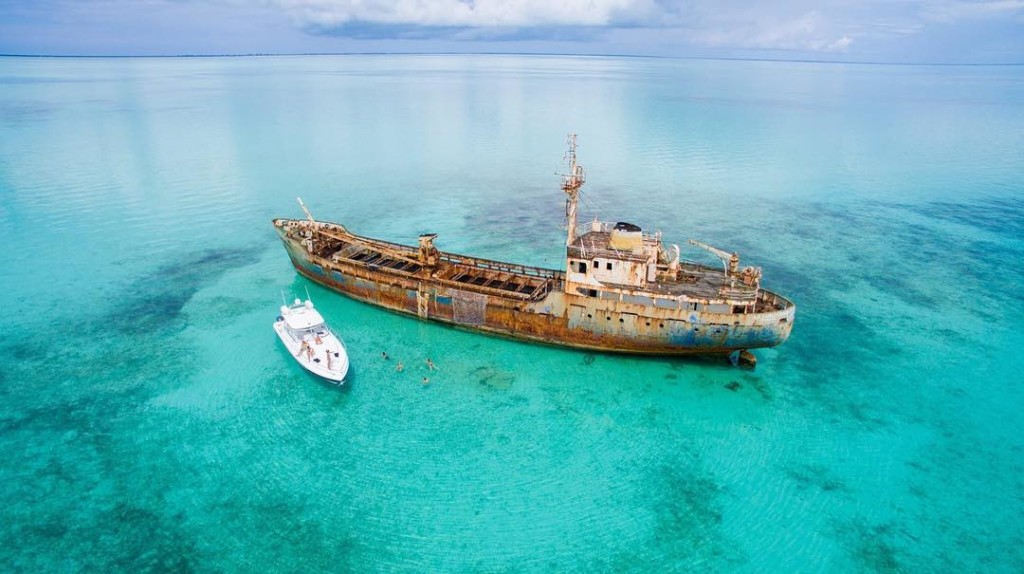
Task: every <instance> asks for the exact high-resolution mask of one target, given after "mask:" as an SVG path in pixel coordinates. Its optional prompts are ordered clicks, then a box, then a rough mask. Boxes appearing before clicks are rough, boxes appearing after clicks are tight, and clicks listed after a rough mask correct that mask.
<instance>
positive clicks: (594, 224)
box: [578, 221, 661, 241]
mask: <svg viewBox="0 0 1024 574" xmlns="http://www.w3.org/2000/svg"><path fill="white" fill-rule="evenodd" d="M616 223H617V222H612V221H591V222H589V223H585V224H583V225H581V226H580V228H581V229H580V231H581V232H582V233H579V234H578V235H582V234H583V233H586V232H587V231H600V232H601V233H611V232H612V230H613V229H615V225H616ZM640 233H641V235H643V238H644V239H645V240H650V241H658V240H660V239H661V235H660V233H648V232H646V231H643V230H641V231H640Z"/></svg>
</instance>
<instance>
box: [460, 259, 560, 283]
mask: <svg viewBox="0 0 1024 574" xmlns="http://www.w3.org/2000/svg"><path fill="white" fill-rule="evenodd" d="M441 260H442V261H447V262H448V263H453V264H456V265H468V266H471V267H476V268H478V269H486V270H488V271H500V272H504V273H511V274H513V275H527V276H529V277H536V278H538V279H564V278H565V273H564V272H562V271H556V270H554V269H545V268H543V267H531V266H529V265H520V264H518V263H506V262H504V261H493V260H491V259H481V258H479V257H468V256H465V255H458V254H455V253H442V254H441Z"/></svg>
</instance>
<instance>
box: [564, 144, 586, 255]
mask: <svg viewBox="0 0 1024 574" xmlns="http://www.w3.org/2000/svg"><path fill="white" fill-rule="evenodd" d="M565 140H566V144H567V145H568V146H569V150H568V151H567V152H566V153H565V161H566V162H567V163H568V164H569V173H568V174H562V191H564V192H565V193H566V195H567V196H568V197H566V198H565V219H566V227H567V228H568V231H567V233H566V239H565V245H566V246H569V245H572V242H573V241H574V240H575V239H576V204H577V203H578V202H579V198H580V187H582V186H583V182H584V181H586V174H585V173H584V171H583V166H582V165H579V164H578V163H576V134H574V133H570V134H569V135H568V136H567V137H566V138H565Z"/></svg>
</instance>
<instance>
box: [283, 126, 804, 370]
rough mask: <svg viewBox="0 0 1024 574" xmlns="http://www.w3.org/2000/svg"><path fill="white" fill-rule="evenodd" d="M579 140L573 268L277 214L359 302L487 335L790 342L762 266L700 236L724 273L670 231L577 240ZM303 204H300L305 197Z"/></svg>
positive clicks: (722, 349) (305, 251)
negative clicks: (666, 241) (682, 253)
mask: <svg viewBox="0 0 1024 574" xmlns="http://www.w3.org/2000/svg"><path fill="white" fill-rule="evenodd" d="M575 152H576V146H575V136H574V135H570V138H569V153H568V154H567V159H568V160H569V164H570V173H569V174H568V175H565V176H563V184H562V190H563V191H565V193H566V195H567V199H566V214H567V216H568V220H569V221H568V233H567V241H566V243H567V249H566V271H565V272H562V271H557V270H554V269H544V268H539V267H529V266H525V265H517V264H513V263H503V262H498V261H490V260H487V259H481V258H478V257H470V256H465V255H458V254H454V253H446V252H442V251H439V250H438V249H437V248H436V247H435V246H434V239H435V238H436V235H434V234H427V235H422V236H420V238H419V245H418V246H416V247H412V246H406V245H400V244H396V243H391V242H387V241H381V240H377V239H371V238H367V237H361V236H358V235H355V234H352V233H350V232H349V231H348V230H347V229H346V228H345V227H344V226H342V225H339V224H336V223H329V222H322V221H317V220H315V219H314V218H313V217H312V215H310V213H309V211H308V210H306V208H305V206H304V205H303V206H302V208H303V211H304V212H305V214H306V219H304V220H303V219H283V218H282V219H275V220H274V222H273V223H274V228H275V230H276V231H277V233H278V235H279V236H280V237H281V240H282V241H283V243H284V246H285V249H286V250H287V251H288V255H289V257H290V258H291V261H292V264H293V265H294V266H295V268H296V269H297V270H298V271H299V273H301V274H302V275H305V276H306V277H308V278H309V279H311V280H313V281H315V282H317V283H320V284H321V285H324V286H326V287H329V288H331V289H333V290H335V291H338V292H339V293H342V294H345V295H348V296H349V297H352V298H354V299H357V300H359V301H363V302H366V303H371V304H374V305H378V306H381V307H384V308H387V309H391V310H393V311H399V312H402V313H406V314H409V315H415V316H417V317H419V318H421V319H430V320H434V321H439V322H442V323H448V324H451V325H455V326H458V327H465V328H469V329H473V330H477V331H482V332H485V333H490V334H496V335H503V336H507V337H512V338H515V339H520V340H525V341H533V342H542V343H550V344H556V345H564V346H569V347H575V348H579V349H590V350H598V351H609V352H620V353H638V354H650V355H715V354H727V353H731V352H733V351H737V350H745V349H753V348H759V347H772V346H775V345H779V344H781V343H783V342H784V341H785V340H786V339H787V338H788V337H789V334H790V331H791V330H792V327H793V318H794V315H795V311H796V306H795V305H794V304H793V303H792V302H790V301H789V300H788V299H786V298H785V297H782V296H781V295H778V294H776V293H772V292H771V291H768V290H765V289H762V288H761V287H760V279H761V270H760V268H755V267H745V268H740V266H739V256H738V255H737V254H735V253H728V252H725V251H722V250H719V249H716V248H714V247H711V246H708V245H705V244H703V243H699V242H696V241H693V240H691V241H690V243H691V244H693V245H695V246H697V247H699V248H702V249H706V250H708V251H710V252H711V253H713V254H715V255H716V256H718V257H719V258H720V259H722V263H723V266H722V268H713V267H709V266H706V265H700V264H697V263H693V262H687V261H680V259H679V248H678V247H677V246H672V249H671V250H666V249H665V248H664V246H663V245H662V242H661V236H660V233H659V234H654V235H650V234H646V233H644V232H643V231H642V230H641V229H640V228H639V227H637V226H635V225H631V224H628V223H622V222H619V223H616V224H610V223H604V222H599V221H594V222H591V223H589V224H587V225H586V227H587V230H586V232H585V233H583V234H582V235H579V236H577V235H576V202H577V200H578V196H579V190H580V187H581V186H582V184H583V182H584V174H583V169H582V167H580V166H578V165H577V164H576V153H575ZM300 204H301V200H300Z"/></svg>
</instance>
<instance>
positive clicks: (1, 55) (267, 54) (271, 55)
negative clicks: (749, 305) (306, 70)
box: [0, 51, 1024, 67]
mask: <svg viewBox="0 0 1024 574" xmlns="http://www.w3.org/2000/svg"><path fill="white" fill-rule="evenodd" d="M301 56H546V57H552V56H555V57H580V58H587V57H591V58H650V59H660V60H716V61H739V62H784V63H794V64H853V65H871V66H964V67H968V66H1022V65H1024V62H1001V63H1000V62H960V63H956V62H885V61H872V60H817V59H810V58H752V57H751V58H744V57H736V56H731V57H730V56H663V55H651V54H581V53H560V52H402V51H399V52H383V51H376V52H248V53H223V54H106V55H104V54H5V53H0V58H54V59H57V58H68V59H74V58H77V59H132V58H148V59H157V58H274V57H301Z"/></svg>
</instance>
